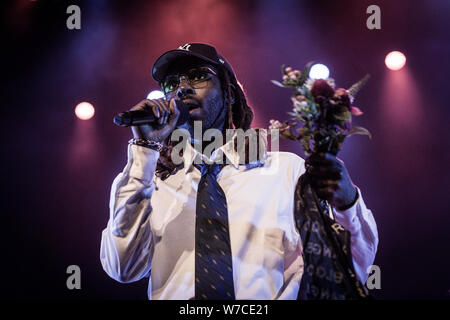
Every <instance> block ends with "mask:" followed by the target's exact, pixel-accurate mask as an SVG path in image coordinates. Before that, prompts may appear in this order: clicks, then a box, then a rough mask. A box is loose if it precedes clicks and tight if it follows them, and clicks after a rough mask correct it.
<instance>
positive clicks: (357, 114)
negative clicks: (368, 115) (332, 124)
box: [350, 106, 363, 116]
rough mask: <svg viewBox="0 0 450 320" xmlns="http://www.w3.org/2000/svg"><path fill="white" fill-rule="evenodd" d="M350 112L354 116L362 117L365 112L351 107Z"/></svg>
mask: <svg viewBox="0 0 450 320" xmlns="http://www.w3.org/2000/svg"><path fill="white" fill-rule="evenodd" d="M350 111H351V112H352V115H354V116H360V115H362V114H363V112H362V111H361V110H360V109H359V108H358V107H354V106H352V107H350Z"/></svg>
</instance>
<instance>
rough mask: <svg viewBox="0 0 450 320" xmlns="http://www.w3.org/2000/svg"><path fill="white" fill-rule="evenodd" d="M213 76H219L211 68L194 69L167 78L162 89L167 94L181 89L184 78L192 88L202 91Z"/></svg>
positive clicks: (162, 84) (162, 83)
mask: <svg viewBox="0 0 450 320" xmlns="http://www.w3.org/2000/svg"><path fill="white" fill-rule="evenodd" d="M213 76H217V72H215V71H214V70H213V69H211V68H209V67H198V68H193V69H190V70H188V71H187V72H183V73H180V74H172V75H169V76H167V77H166V78H165V79H164V80H163V81H162V82H161V88H162V90H163V91H164V93H165V94H167V93H170V92H173V91H175V90H177V89H178V88H179V87H180V83H181V79H182V78H184V79H185V80H186V82H187V83H188V84H189V85H190V86H191V87H192V88H195V89H200V88H204V87H206V86H207V84H208V81H209V80H211V79H212V78H213Z"/></svg>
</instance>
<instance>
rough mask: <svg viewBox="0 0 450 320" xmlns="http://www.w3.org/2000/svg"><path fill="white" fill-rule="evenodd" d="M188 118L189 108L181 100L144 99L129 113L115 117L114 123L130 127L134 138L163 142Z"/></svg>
mask: <svg viewBox="0 0 450 320" xmlns="http://www.w3.org/2000/svg"><path fill="white" fill-rule="evenodd" d="M188 117H189V108H188V107H187V106H186V105H185V104H184V103H183V102H182V101H181V100H175V99H171V100H170V101H167V100H165V99H164V98H161V99H154V100H148V99H145V100H142V101H141V102H139V103H138V104H137V105H135V106H134V107H133V108H131V109H130V110H129V111H126V112H123V113H121V114H119V115H116V116H115V117H114V123H115V124H117V125H119V126H131V130H132V132H133V136H134V138H137V139H138V138H141V139H147V140H150V141H156V142H163V141H164V140H165V139H166V138H167V137H168V136H169V135H170V134H171V133H172V131H173V130H174V129H175V127H176V126H177V125H181V124H183V123H185V122H186V121H187V120H188Z"/></svg>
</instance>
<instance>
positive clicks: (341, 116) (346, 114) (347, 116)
mask: <svg viewBox="0 0 450 320" xmlns="http://www.w3.org/2000/svg"><path fill="white" fill-rule="evenodd" d="M333 117H334V118H335V119H336V120H340V121H346V122H347V121H350V120H351V119H352V114H351V113H350V111H348V109H347V110H344V111H343V112H340V113H337V114H335V115H333Z"/></svg>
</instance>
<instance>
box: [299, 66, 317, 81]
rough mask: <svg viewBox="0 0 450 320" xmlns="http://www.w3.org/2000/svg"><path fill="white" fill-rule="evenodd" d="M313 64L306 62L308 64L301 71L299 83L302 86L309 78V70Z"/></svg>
mask: <svg viewBox="0 0 450 320" xmlns="http://www.w3.org/2000/svg"><path fill="white" fill-rule="evenodd" d="M313 64H314V61H310V62H308V64H307V65H306V66H305V68H304V69H303V71H302V74H301V75H300V79H299V83H300V85H301V86H302V85H303V84H304V83H305V82H306V80H307V79H308V77H309V70H310V69H311V66H312V65H313Z"/></svg>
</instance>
